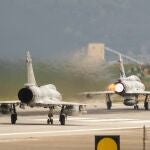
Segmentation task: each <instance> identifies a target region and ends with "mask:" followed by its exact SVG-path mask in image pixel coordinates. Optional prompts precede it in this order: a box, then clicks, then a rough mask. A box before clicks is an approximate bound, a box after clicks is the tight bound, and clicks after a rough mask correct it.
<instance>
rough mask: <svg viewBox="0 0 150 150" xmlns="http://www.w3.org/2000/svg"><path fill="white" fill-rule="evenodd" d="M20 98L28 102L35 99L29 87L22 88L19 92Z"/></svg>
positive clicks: (23, 101)
mask: <svg viewBox="0 0 150 150" xmlns="http://www.w3.org/2000/svg"><path fill="white" fill-rule="evenodd" d="M18 98H19V100H20V101H21V102H22V103H25V104H28V103H29V102H31V101H32V99H33V93H32V91H31V90H30V89H28V88H22V89H21V90H19V92H18Z"/></svg>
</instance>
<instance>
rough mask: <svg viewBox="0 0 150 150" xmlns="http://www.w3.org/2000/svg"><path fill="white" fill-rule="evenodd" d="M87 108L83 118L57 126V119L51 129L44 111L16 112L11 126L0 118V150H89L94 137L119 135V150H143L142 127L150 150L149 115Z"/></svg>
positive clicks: (102, 107) (127, 109)
mask: <svg viewBox="0 0 150 150" xmlns="http://www.w3.org/2000/svg"><path fill="white" fill-rule="evenodd" d="M105 107H106V106H105V105H100V106H97V107H96V106H95V107H90V108H87V114H83V115H79V116H71V117H69V116H68V117H67V120H66V125H65V126H61V125H60V123H59V120H58V117H59V116H58V115H55V116H54V125H47V110H45V109H40V110H39V111H38V110H37V109H27V110H23V111H22V110H21V111H20V110H19V112H18V120H17V123H16V124H15V125H12V124H10V116H9V115H0V149H4V150H17V149H18V150H20V149H22V150H30V149H32V150H34V149H36V150H41V149H44V150H49V149H52V150H59V149H61V150H70V149H71V150H75V149H78V150H92V149H94V148H95V135H119V136H120V147H121V150H142V149H143V126H144V125H145V127H146V141H145V142H146V150H149V147H150V111H149V110H148V111H145V110H144V109H143V108H142V107H143V106H142V104H141V105H140V109H139V110H133V108H132V107H126V106H124V105H123V104H114V105H113V108H112V110H106V108H105Z"/></svg>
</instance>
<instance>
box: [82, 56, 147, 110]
mask: <svg viewBox="0 0 150 150" xmlns="http://www.w3.org/2000/svg"><path fill="white" fill-rule="evenodd" d="M119 64H120V78H119V79H118V80H117V81H116V82H115V83H112V84H110V85H109V86H108V90H107V91H95V92H83V93H81V94H83V95H86V96H87V97H90V96H91V95H98V94H106V105H107V109H111V107H112V100H111V95H112V94H118V95H120V96H122V97H123V104H124V105H126V106H134V109H138V108H139V106H138V102H139V100H138V97H139V95H144V96H145V100H144V108H145V110H148V109H149V95H150V91H145V85H144V84H143V83H142V82H141V80H140V78H139V77H138V76H136V75H131V76H128V77H127V76H126V74H125V70H124V65H123V59H122V56H121V54H120V55H119Z"/></svg>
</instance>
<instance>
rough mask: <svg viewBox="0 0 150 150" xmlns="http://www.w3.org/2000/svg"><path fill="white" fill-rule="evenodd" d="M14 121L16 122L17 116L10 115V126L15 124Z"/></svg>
mask: <svg viewBox="0 0 150 150" xmlns="http://www.w3.org/2000/svg"><path fill="white" fill-rule="evenodd" d="M16 120H17V114H16V113H14V114H11V124H16Z"/></svg>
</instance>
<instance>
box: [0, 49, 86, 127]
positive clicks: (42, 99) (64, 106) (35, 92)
mask: <svg viewBox="0 0 150 150" xmlns="http://www.w3.org/2000/svg"><path fill="white" fill-rule="evenodd" d="M26 69H27V83H26V84H25V85H24V87H23V88H22V89H20V90H19V92H18V99H19V100H16V101H0V110H1V112H3V113H8V112H10V113H11V123H12V124H15V123H16V121H17V111H16V106H20V107H21V108H24V107H26V106H29V107H38V108H39V107H44V108H48V109H49V113H48V119H47V124H53V113H54V110H56V109H58V110H59V111H60V112H59V113H60V115H59V121H60V124H61V125H65V118H66V115H71V114H72V113H80V112H81V111H82V110H83V108H85V107H84V106H85V105H83V104H79V103H73V102H64V101H62V95H61V94H60V93H59V92H58V91H57V89H56V87H55V85H53V84H47V85H43V86H38V85H37V83H36V80H35V76H34V72H33V66H32V58H31V56H30V53H29V51H27V52H26Z"/></svg>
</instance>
